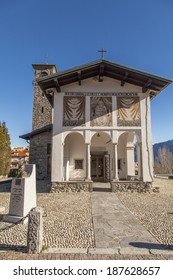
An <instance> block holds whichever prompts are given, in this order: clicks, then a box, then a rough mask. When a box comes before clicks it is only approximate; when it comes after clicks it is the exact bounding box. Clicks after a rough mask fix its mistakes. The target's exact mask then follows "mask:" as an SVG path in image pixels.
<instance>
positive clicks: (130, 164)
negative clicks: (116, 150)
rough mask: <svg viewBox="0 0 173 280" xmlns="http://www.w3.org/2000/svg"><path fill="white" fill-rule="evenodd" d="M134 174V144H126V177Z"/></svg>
mask: <svg viewBox="0 0 173 280" xmlns="http://www.w3.org/2000/svg"><path fill="white" fill-rule="evenodd" d="M134 175H135V161H134V146H133V145H132V146H127V178H128V176H134Z"/></svg>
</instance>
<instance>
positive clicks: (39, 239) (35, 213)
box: [27, 207, 43, 253]
mask: <svg viewBox="0 0 173 280" xmlns="http://www.w3.org/2000/svg"><path fill="white" fill-rule="evenodd" d="M42 246H43V209H42V208H41V207H35V208H33V209H31V211H30V212H29V220H28V236H27V248H28V253H40V252H41V250H42Z"/></svg>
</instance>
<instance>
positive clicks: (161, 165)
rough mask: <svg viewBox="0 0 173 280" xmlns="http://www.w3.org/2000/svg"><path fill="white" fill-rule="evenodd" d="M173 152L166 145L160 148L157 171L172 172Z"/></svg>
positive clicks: (156, 164)
mask: <svg viewBox="0 0 173 280" xmlns="http://www.w3.org/2000/svg"><path fill="white" fill-rule="evenodd" d="M172 172H173V154H172V153H171V152H170V150H169V149H168V148H166V147H163V148H159V150H158V156H157V158H156V161H155V173H163V174H172Z"/></svg>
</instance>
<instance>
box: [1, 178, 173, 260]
mask: <svg viewBox="0 0 173 280" xmlns="http://www.w3.org/2000/svg"><path fill="white" fill-rule="evenodd" d="M155 184H157V185H159V187H160V193H156V194H143V193H142V194H138V193H118V194H117V193H116V194H115V193H101V192H100V193H99V192H98V193H95V192H94V193H62V194H38V195H37V204H38V206H41V207H43V209H44V211H45V217H44V224H45V225H44V245H45V248H46V247H49V249H48V250H47V253H44V252H45V251H44V252H43V253H41V254H39V255H38V254H36V255H34V256H33V255H30V254H25V253H21V252H24V251H25V250H26V232H27V226H26V225H21V224H19V225H17V226H14V227H11V228H8V229H6V230H5V231H4V230H3V231H2V229H3V228H4V227H7V226H11V224H8V223H3V222H2V221H1V222H0V252H1V253H0V259H173V248H172V246H171V245H173V240H172V228H173V219H172V218H173V215H172V214H171V213H173V202H172V198H173V195H172V194H173V191H172V190H173V181H169V183H168V180H161V181H158V180H157V181H156V182H155ZM118 198H119V199H120V200H121V202H122V203H123V204H124V206H123V205H122V204H121V202H120V200H119V199H118ZM106 201H107V202H106ZM91 202H92V203H91ZM106 203H107V205H106ZM118 205H119V206H118ZM0 206H2V207H5V212H6V213H7V212H8V207H9V193H0ZM91 206H92V208H91ZM125 207H127V208H128V209H129V210H130V211H131V212H132V213H133V214H134V215H135V216H136V217H137V218H138V220H137V219H136V218H135V217H134V215H132V214H131V213H130V212H129V211H128V210H127V209H126V208H125ZM105 208H106V210H105ZM108 208H109V209H108ZM1 217H2V215H0V218H1ZM122 220H123V221H122ZM139 220H140V221H141V222H142V224H143V225H144V226H145V227H146V228H147V225H148V230H149V231H150V232H151V233H152V235H153V236H154V237H153V236H151V235H150V234H149V233H148V232H147V231H146V230H145V229H144V227H143V226H142V225H141V223H140V222H139ZM93 224H94V227H93ZM120 225H121V226H120ZM132 225H133V226H132ZM134 226H135V227H136V229H138V233H137V234H136V233H135V232H134ZM94 232H95V236H94ZM144 232H145V234H146V235H145V234H144ZM160 233H162V234H160ZM112 234H113V235H112ZM111 235H112V236H111ZM144 237H145V238H144ZM156 239H157V241H156ZM129 242H131V244H129ZM159 243H160V244H159ZM166 245H169V246H168V247H167V246H166ZM110 246H111V249H110ZM130 246H131V247H130ZM51 247H54V248H55V249H54V251H51V249H50V248H51ZM65 248H66V249H65ZM76 248H77V250H76ZM132 248H133V249H132ZM4 249H9V250H14V249H15V250H18V252H17V253H16V252H14V251H4ZM165 249H166V250H165Z"/></svg>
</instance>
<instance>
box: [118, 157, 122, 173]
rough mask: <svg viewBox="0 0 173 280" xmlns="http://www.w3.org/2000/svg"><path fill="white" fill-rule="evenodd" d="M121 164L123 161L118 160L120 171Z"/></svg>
mask: <svg viewBox="0 0 173 280" xmlns="http://www.w3.org/2000/svg"><path fill="white" fill-rule="evenodd" d="M121 164H122V160H121V159H119V160H118V170H119V169H122V167H121Z"/></svg>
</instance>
